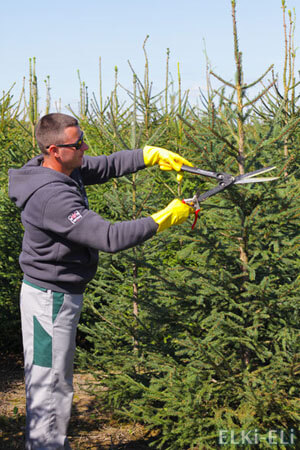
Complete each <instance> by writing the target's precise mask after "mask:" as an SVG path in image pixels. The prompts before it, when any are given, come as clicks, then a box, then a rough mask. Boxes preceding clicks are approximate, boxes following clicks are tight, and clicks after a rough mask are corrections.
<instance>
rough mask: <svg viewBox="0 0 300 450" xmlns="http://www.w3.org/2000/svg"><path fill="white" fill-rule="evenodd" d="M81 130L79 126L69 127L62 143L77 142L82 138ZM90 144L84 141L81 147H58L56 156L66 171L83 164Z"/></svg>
mask: <svg viewBox="0 0 300 450" xmlns="http://www.w3.org/2000/svg"><path fill="white" fill-rule="evenodd" d="M80 136H81V130H80V128H79V126H76V127H68V128H66V129H65V132H64V139H63V141H64V142H61V143H62V144H75V143H76V142H77V141H78V139H80ZM88 148H89V147H88V145H87V144H86V143H85V142H84V141H83V142H82V145H81V147H80V148H79V149H76V148H75V147H57V154H56V157H57V158H58V159H59V161H60V164H61V166H62V168H63V169H64V171H67V172H70V173H71V172H72V171H73V170H74V169H76V168H77V167H80V166H81V164H82V159H83V154H84V152H85V151H86V150H87V149H88Z"/></svg>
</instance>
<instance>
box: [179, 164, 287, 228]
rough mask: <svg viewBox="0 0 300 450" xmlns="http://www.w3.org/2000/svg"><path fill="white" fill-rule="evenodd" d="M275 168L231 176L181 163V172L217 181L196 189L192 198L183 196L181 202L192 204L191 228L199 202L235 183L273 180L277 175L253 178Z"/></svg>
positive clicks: (270, 167)
mask: <svg viewBox="0 0 300 450" xmlns="http://www.w3.org/2000/svg"><path fill="white" fill-rule="evenodd" d="M273 169H275V166H269V167H263V168H262V169H258V170H254V172H248V173H245V174H243V175H237V176H233V175H231V174H229V173H226V172H211V171H209V170H202V169H199V168H198V167H189V166H186V165H183V166H182V167H181V170H182V171H183V172H189V173H193V174H196V175H202V176H204V177H210V178H215V179H216V180H217V181H218V185H217V186H216V187H214V188H213V189H210V190H208V191H206V192H204V193H203V194H201V193H200V191H197V192H196V194H195V195H194V196H193V197H192V198H185V199H184V200H182V201H183V203H186V204H187V205H190V206H192V207H193V208H194V209H195V220H194V223H193V225H192V229H193V228H194V227H195V225H196V222H197V219H198V214H199V212H200V203H201V202H203V201H204V200H206V199H207V198H209V197H212V196H213V195H215V194H218V193H219V192H221V191H224V190H225V189H227V188H229V187H230V186H233V185H235V184H246V183H262V182H265V181H273V180H277V179H278V178H279V177H263V178H255V177H256V176H257V175H260V174H263V173H266V172H269V171H270V170H273Z"/></svg>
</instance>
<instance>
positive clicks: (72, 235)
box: [9, 149, 157, 294]
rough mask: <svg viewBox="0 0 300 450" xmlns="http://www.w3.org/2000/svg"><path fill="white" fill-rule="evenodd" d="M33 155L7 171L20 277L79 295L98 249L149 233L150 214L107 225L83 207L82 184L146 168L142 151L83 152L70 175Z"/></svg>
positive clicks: (116, 247)
mask: <svg viewBox="0 0 300 450" xmlns="http://www.w3.org/2000/svg"><path fill="white" fill-rule="evenodd" d="M42 162H43V156H42V155H40V156H37V157H35V158H33V159H32V160H31V161H29V162H28V163H27V164H26V165H25V166H23V167H22V168H21V169H11V170H10V171H9V196H10V198H11V199H12V200H13V201H14V202H15V203H16V205H17V206H18V207H19V208H21V209H22V213H21V218H22V223H23V225H24V229H25V232H24V237H23V245H22V252H21V255H20V266H21V268H22V270H23V272H24V278H25V279H26V280H27V281H29V282H31V283H35V284H37V285H38V286H40V287H43V288H46V289H52V290H54V291H58V292H67V293H68V292H69V293H74V294H75V293H82V292H83V291H84V289H85V286H86V284H87V283H88V282H89V281H90V280H91V279H92V278H93V276H94V275H95V272H96V269H97V264H98V251H99V250H101V251H104V252H111V253H114V252H117V251H120V250H124V249H127V248H129V247H133V246H135V245H137V244H140V243H142V242H144V241H145V240H146V239H149V238H150V237H152V236H153V235H154V234H155V233H156V231H157V224H156V223H155V222H154V220H153V219H152V218H151V217H147V218H142V219H138V220H132V221H127V222H119V223H115V224H111V223H110V222H108V221H107V220H105V219H103V218H102V217H101V216H100V215H98V214H96V213H95V212H93V211H91V210H90V209H89V208H88V201H87V197H86V193H85V189H84V185H91V184H100V183H105V182H106V181H107V180H109V179H110V178H112V177H120V176H122V175H125V174H128V173H133V172H136V171H138V170H140V169H143V168H145V164H144V159H143V151H142V150H141V149H139V150H123V151H120V152H117V153H113V154H112V155H109V156H105V155H101V156H97V157H92V156H84V159H83V164H82V166H81V167H80V169H76V170H74V171H73V173H72V174H71V176H67V175H65V174H63V173H60V172H57V171H55V170H52V169H49V168H46V167H43V166H42V165H41V164H42Z"/></svg>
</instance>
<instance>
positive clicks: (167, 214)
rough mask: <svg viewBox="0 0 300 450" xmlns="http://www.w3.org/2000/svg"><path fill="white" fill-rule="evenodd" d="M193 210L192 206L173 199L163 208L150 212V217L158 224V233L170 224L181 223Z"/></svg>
mask: <svg viewBox="0 0 300 450" xmlns="http://www.w3.org/2000/svg"><path fill="white" fill-rule="evenodd" d="M194 212H195V211H194V208H192V207H191V206H189V205H187V204H185V203H183V202H182V201H181V200H178V199H175V200H173V201H172V202H171V203H169V205H168V206H167V207H166V208H165V209H162V210H161V211H158V212H157V213H154V214H152V215H151V217H152V219H153V220H154V222H156V223H157V224H158V229H157V233H159V232H160V231H163V230H166V229H167V228H169V227H171V226H172V225H179V224H180V223H183V222H184V221H185V220H186V219H187V218H188V217H189V215H190V214H193V213H194Z"/></svg>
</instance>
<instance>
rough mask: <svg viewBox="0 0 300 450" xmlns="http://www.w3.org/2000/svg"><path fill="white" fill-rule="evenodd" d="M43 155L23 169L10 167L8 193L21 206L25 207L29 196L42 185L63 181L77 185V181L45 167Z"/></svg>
mask: <svg viewBox="0 0 300 450" xmlns="http://www.w3.org/2000/svg"><path fill="white" fill-rule="evenodd" d="M43 160H44V157H43V155H39V156H36V157H35V158H33V159H31V160H30V161H29V162H28V163H27V164H25V165H24V166H23V167H22V168H21V169H10V170H9V171H8V174H9V186H8V189H9V190H8V195H9V198H10V199H11V200H12V201H13V202H15V204H16V205H17V206H18V207H19V208H22V209H23V208H24V207H25V205H26V203H27V201H28V200H29V198H30V197H31V196H32V195H33V194H34V193H35V192H36V191H37V190H38V189H40V188H41V187H44V186H46V185H47V184H50V183H57V182H59V181H60V182H62V183H66V184H69V185H72V186H74V185H76V183H75V181H74V180H73V179H72V178H71V177H69V176H67V175H65V174H64V173H60V172H57V171H56V170H53V169H49V168H48V167H43V166H42V162H43Z"/></svg>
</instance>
